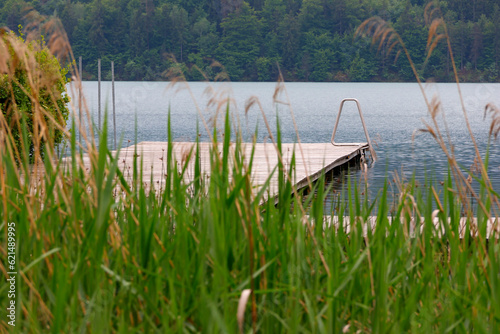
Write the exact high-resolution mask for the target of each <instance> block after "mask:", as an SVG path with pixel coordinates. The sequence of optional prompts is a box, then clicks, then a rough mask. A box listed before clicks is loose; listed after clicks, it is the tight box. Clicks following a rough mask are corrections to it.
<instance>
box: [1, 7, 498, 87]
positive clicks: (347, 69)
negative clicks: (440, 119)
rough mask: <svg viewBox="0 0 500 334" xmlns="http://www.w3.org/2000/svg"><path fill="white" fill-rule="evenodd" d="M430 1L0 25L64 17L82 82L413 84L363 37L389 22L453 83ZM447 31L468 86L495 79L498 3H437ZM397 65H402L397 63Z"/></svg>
mask: <svg viewBox="0 0 500 334" xmlns="http://www.w3.org/2000/svg"><path fill="white" fill-rule="evenodd" d="M427 4H428V1H425V0H393V1H372V0H249V1H242V0H234V1H227V0H197V1H194V0H188V1H180V0H77V1H66V0H48V1H38V0H25V1H22V0H21V1H20V0H6V1H2V4H0V26H7V27H9V28H10V29H12V30H17V26H18V24H20V23H23V20H24V17H25V15H26V13H27V12H28V11H29V10H33V9H34V10H36V11H38V12H40V13H41V14H44V15H51V16H57V17H58V18H60V20H61V21H62V23H63V25H64V28H65V30H66V32H67V34H68V38H69V41H70V43H71V45H72V46H73V51H74V54H75V57H79V56H82V58H83V60H84V62H83V63H84V72H83V78H84V79H85V80H95V79H97V60H98V59H99V58H101V59H102V60H103V73H104V79H109V77H110V62H111V61H114V62H115V69H116V72H115V73H116V79H117V80H133V81H137V80H165V79H167V78H168V75H167V73H168V72H169V70H170V71H171V70H176V71H177V70H179V69H181V70H182V71H183V73H184V74H185V76H186V79H187V80H205V79H207V80H215V79H218V78H220V77H221V75H223V76H224V78H226V79H229V80H232V81H275V80H276V79H277V78H278V76H279V73H280V71H281V73H282V74H283V76H284V78H285V80H287V81H313V82H325V81H355V82H359V81H379V82H385V81H396V82H398V81H403V82H404V81H414V80H415V77H414V73H413V71H412V69H411V67H410V65H409V64H408V62H407V61H406V59H405V57H395V54H392V55H391V54H389V52H388V50H389V49H388V48H382V49H379V48H377V47H376V46H373V45H372V44H371V42H370V40H369V39H366V38H361V37H356V36H355V30H356V27H358V26H359V25H360V24H361V23H362V22H363V21H364V20H365V19H367V18H369V17H374V16H378V17H380V18H382V19H384V20H385V21H387V22H389V24H391V25H392V26H393V27H394V28H395V30H397V31H398V32H399V33H400V35H401V37H402V39H403V40H404V42H405V44H406V47H407V48H408V50H409V52H410V53H411V54H412V55H413V59H414V62H415V67H416V68H417V70H418V72H419V75H421V76H422V77H424V78H426V79H430V78H431V79H433V80H435V81H442V82H448V81H453V80H454V74H453V69H452V67H451V62H450V58H449V51H448V47H447V45H446V44H445V43H440V44H438V45H437V46H436V48H435V49H434V52H433V53H432V57H430V58H429V59H427V60H426V57H425V55H426V40H427V34H428V31H429V25H428V24H426V22H425V20H424V11H425V7H426V5H427ZM435 4H437V5H438V6H439V8H440V9H441V11H442V13H443V16H444V19H445V21H446V23H447V25H448V28H449V35H450V40H451V43H452V45H451V46H452V49H453V56H454V60H455V62H456V64H457V66H458V74H459V78H460V80H461V81H462V82H498V79H499V77H500V25H498V24H497V23H498V22H500V6H499V4H498V3H497V1H495V0H476V1H462V0H444V1H438V2H437V3H435ZM395 59H396V60H395Z"/></svg>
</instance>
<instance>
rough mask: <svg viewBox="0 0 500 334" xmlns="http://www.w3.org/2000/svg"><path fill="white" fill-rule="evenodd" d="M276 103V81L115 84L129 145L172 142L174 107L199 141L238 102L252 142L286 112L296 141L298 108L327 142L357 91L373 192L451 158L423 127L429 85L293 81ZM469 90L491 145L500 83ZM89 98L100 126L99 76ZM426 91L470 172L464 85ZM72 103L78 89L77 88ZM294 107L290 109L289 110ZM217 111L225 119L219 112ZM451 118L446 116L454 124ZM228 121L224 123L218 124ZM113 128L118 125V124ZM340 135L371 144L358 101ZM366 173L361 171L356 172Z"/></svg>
mask: <svg viewBox="0 0 500 334" xmlns="http://www.w3.org/2000/svg"><path fill="white" fill-rule="evenodd" d="M285 87H286V91H281V92H280V93H279V94H278V96H277V99H279V100H280V101H281V102H284V103H275V100H274V99H273V95H274V94H275V89H276V84H275V83H253V82H251V83H216V84H214V83H211V84H208V83H201V82H192V83H188V84H177V85H176V86H173V87H172V86H170V85H169V83H165V82H116V83H115V91H116V93H115V96H116V125H117V133H118V138H120V137H122V138H123V145H124V146H128V145H129V140H130V141H131V142H130V143H131V144H132V143H133V142H134V140H135V125H136V124H137V141H138V142H141V141H166V140H167V119H168V113H169V112H170V114H171V122H172V132H173V137H174V139H175V140H176V141H194V140H195V139H196V136H197V127H199V128H200V133H201V135H200V138H201V140H207V139H208V137H207V135H206V131H205V127H204V125H203V123H202V121H201V118H200V115H203V118H204V119H205V120H206V121H207V123H208V126H209V128H210V129H211V127H212V126H213V123H214V120H218V122H220V123H219V124H222V116H221V115H222V114H223V113H224V110H225V107H226V106H227V102H226V101H227V98H229V99H230V102H229V109H230V110H231V112H232V115H233V118H234V120H235V122H237V123H239V124H240V126H241V129H242V130H243V133H244V136H245V140H251V138H252V136H253V134H254V133H255V130H256V129H258V141H264V140H268V133H267V130H266V127H265V123H264V121H263V116H262V111H263V112H264V114H265V116H266V118H267V120H268V122H269V124H270V126H271V129H272V130H273V131H274V132H276V131H275V129H276V118H277V117H278V118H279V121H280V126H281V131H282V139H283V142H295V141H296V140H297V137H296V133H295V129H294V126H293V121H292V117H291V112H290V110H291V109H292V110H293V113H294V115H295V120H296V123H297V127H298V130H299V136H300V140H301V141H302V142H308V143H315V142H328V141H329V140H330V137H331V134H332V130H333V126H334V123H335V117H336V115H337V113H338V108H339V104H340V101H341V100H342V99H343V98H346V97H354V98H357V99H358V100H359V101H360V103H361V107H362V109H363V114H364V118H365V122H366V125H367V127H368V132H369V134H370V137H371V139H372V141H373V142H375V143H376V152H377V154H378V157H379V159H378V161H377V162H376V163H374V164H373V165H372V166H371V168H370V169H369V171H368V179H369V183H370V187H371V189H372V192H376V191H377V190H378V189H380V188H381V187H382V186H383V182H384V179H385V176H386V175H388V174H389V175H390V176H391V175H392V174H393V173H394V172H396V171H397V172H398V173H399V174H400V175H403V176H405V177H411V176H412V175H413V173H415V175H416V177H417V179H418V180H420V182H424V180H425V175H427V176H433V178H434V179H435V180H436V181H441V180H443V179H444V177H445V176H446V173H447V164H446V159H445V156H444V154H443V153H442V152H441V149H440V148H439V146H438V145H437V144H436V143H435V141H434V139H433V138H432V137H431V136H430V135H429V134H427V133H418V130H419V129H421V128H423V127H424V123H423V122H424V121H426V122H428V123H431V118H430V116H429V115H428V112H427V108H426V104H425V100H424V97H423V95H422V92H421V91H420V89H419V87H418V85H417V84H413V83H287V84H286V85H285ZM461 89H462V96H463V99H464V103H465V106H466V108H467V111H468V117H469V122H470V125H471V128H472V131H473V133H474V135H475V138H476V140H477V143H478V144H479V146H480V149H481V153H482V154H484V153H485V152H486V147H487V143H488V131H489V127H490V124H491V118H490V116H487V117H486V119H485V118H484V108H485V105H486V104H487V103H495V104H496V105H497V106H500V84H462V85H461ZM83 90H84V94H85V97H86V103H87V105H88V107H89V109H90V110H91V112H92V115H93V118H94V122H95V123H96V124H97V111H98V90H97V82H84V83H83ZM425 93H426V95H427V96H428V99H429V100H431V99H432V98H433V97H434V96H437V97H439V99H440V101H441V105H442V110H443V112H442V113H441V114H440V116H439V119H440V125H441V126H442V127H443V128H442V129H443V130H444V125H445V123H446V125H447V127H448V130H449V135H450V139H451V141H452V143H453V145H454V147H455V150H456V153H457V158H458V160H459V162H460V163H462V164H463V166H464V167H465V168H467V169H469V168H470V166H471V164H472V162H473V159H474V149H473V145H472V141H471V138H470V135H469V133H468V131H467V128H466V124H465V120H464V115H463V112H462V109H461V107H460V99H459V95H458V90H457V86H456V84H428V85H426V86H425ZM72 96H73V103H75V104H77V103H78V99H77V96H76V95H75V94H74V93H73V94H72ZM252 97H257V98H258V100H259V101H260V104H261V106H262V111H261V109H260V108H259V107H258V105H257V104H254V105H253V106H252V107H250V108H249V109H248V110H247V109H246V103H247V101H248V100H249V99H251V98H252ZM105 106H107V109H109V111H111V84H110V82H103V83H102V108H103V110H104V108H105ZM290 107H291V108H290ZM217 115H218V116H217ZM442 115H444V116H445V123H444V122H443V118H442ZM219 127H220V126H219ZM109 129H110V130H112V128H111V126H110V127H109ZM336 141H337V142H360V141H365V138H364V133H363V129H362V126H361V122H360V120H359V116H358V113H357V109H356V108H355V105H354V103H348V104H346V107H345V108H344V111H343V112H342V117H341V121H340V125H339V129H338V132H337V135H336ZM499 141H500V140H497V141H496V142H494V143H493V144H492V145H491V147H490V152H491V158H490V161H491V168H490V176H491V178H492V179H493V181H494V186H495V189H496V190H498V191H500V143H499ZM353 174H354V175H357V176H358V177H359V172H358V173H356V172H354V173H353Z"/></svg>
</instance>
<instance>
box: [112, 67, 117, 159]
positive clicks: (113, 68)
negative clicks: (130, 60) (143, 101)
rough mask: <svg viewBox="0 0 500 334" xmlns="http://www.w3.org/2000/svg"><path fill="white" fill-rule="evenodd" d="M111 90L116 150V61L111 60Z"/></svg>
mask: <svg viewBox="0 0 500 334" xmlns="http://www.w3.org/2000/svg"><path fill="white" fill-rule="evenodd" d="M111 91H112V95H113V132H114V135H115V151H116V116H115V62H114V61H112V62H111Z"/></svg>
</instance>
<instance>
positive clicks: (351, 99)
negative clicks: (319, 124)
mask: <svg viewBox="0 0 500 334" xmlns="http://www.w3.org/2000/svg"><path fill="white" fill-rule="evenodd" d="M348 101H352V102H356V106H357V107H358V112H359V117H360V118H361V124H362V125H363V130H364V131H365V136H366V140H367V144H368V148H369V150H370V154H371V155H372V158H373V160H377V154H376V153H375V150H374V149H373V146H372V142H371V140H370V135H368V130H367V129H366V125H365V119H364V118H363V113H362V112H361V105H360V104H359V101H358V100H357V99H354V98H347V99H343V100H342V102H340V108H339V113H338V114H337V120H336V121H335V127H334V128H333V133H332V139H331V143H332V145H333V146H347V145H362V144H361V143H354V144H353V143H336V142H335V140H334V139H335V133H336V132H337V127H338V125H339V120H340V114H341V113H342V108H344V103H346V102H348Z"/></svg>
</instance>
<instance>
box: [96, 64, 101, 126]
mask: <svg viewBox="0 0 500 334" xmlns="http://www.w3.org/2000/svg"><path fill="white" fill-rule="evenodd" d="M97 82H98V84H97V91H98V93H97V104H98V105H97V117H98V120H97V126H98V129H99V134H100V132H101V59H97Z"/></svg>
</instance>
